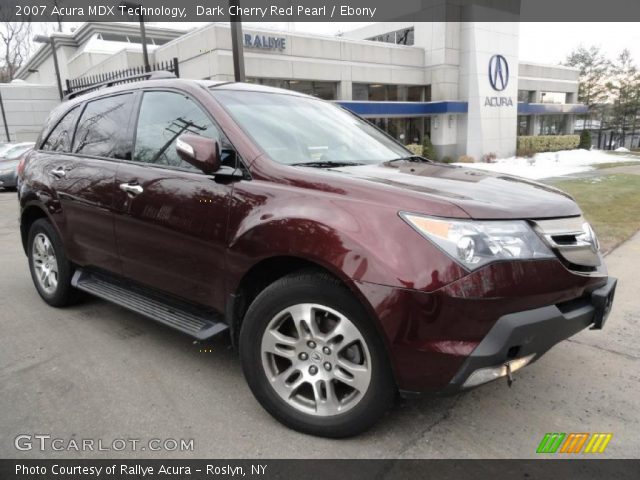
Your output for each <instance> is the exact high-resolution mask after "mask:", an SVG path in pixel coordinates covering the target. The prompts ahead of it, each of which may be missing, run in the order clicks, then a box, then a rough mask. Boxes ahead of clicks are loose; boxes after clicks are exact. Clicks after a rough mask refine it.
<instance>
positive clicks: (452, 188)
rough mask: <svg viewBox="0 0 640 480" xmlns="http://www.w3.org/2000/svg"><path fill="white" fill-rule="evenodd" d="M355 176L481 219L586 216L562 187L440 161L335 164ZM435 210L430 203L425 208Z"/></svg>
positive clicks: (427, 211) (349, 174) (426, 210)
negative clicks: (438, 201) (340, 165)
mask: <svg viewBox="0 0 640 480" xmlns="http://www.w3.org/2000/svg"><path fill="white" fill-rule="evenodd" d="M332 171H334V172H340V173H342V174H344V175H348V176H350V177H352V178H358V179H361V180H366V181H370V182H375V183H378V184H384V185H387V186H391V187H394V188H397V189H398V194H402V192H405V193H408V194H412V195H415V194H416V193H417V194H421V195H423V196H424V199H425V201H428V200H429V198H433V199H439V200H444V201H447V202H450V203H452V204H454V205H456V206H458V207H460V208H461V209H463V210H464V211H465V212H466V213H467V214H468V215H469V216H470V217H471V218H475V219H540V218H556V217H570V216H575V215H580V214H581V212H580V208H579V207H578V205H577V204H576V203H575V202H574V201H573V199H572V198H571V197H570V196H569V195H567V194H566V193H563V192H562V191H560V190H558V189H556V188H553V187H550V186H548V185H544V184H541V183H538V182H533V181H530V180H527V179H524V178H519V177H513V176H509V175H503V174H499V173H493V172H486V171H482V170H474V169H473V168H466V167H458V166H452V165H446V164H437V163H420V162H410V161H396V162H390V163H381V164H375V165H362V166H357V167H343V168H334V169H332ZM416 213H424V214H429V205H428V203H426V202H425V208H424V211H422V212H416Z"/></svg>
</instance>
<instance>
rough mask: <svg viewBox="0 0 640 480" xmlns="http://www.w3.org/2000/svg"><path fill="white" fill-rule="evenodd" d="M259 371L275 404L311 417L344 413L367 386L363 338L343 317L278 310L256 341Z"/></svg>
mask: <svg viewBox="0 0 640 480" xmlns="http://www.w3.org/2000/svg"><path fill="white" fill-rule="evenodd" d="M261 353H262V355H261V357H262V366H263V368H264V371H265V373H266V375H267V378H268V379H269V382H270V384H271V386H272V387H273V389H274V391H275V392H276V394H278V396H280V398H282V399H283V400H284V401H285V402H287V403H288V404H289V405H290V406H292V407H294V408H295V409H296V410H299V411H301V412H304V413H307V414H311V415H315V416H321V417H325V416H330V415H337V414H341V413H344V412H346V411H348V410H350V409H352V408H353V407H355V406H356V405H357V404H358V403H359V402H360V401H361V400H362V398H363V397H364V394H365V393H366V392H367V389H368V388H369V384H370V382H371V355H370V353H369V349H368V347H367V344H366V342H365V340H364V337H363V336H362V334H361V333H360V331H359V330H358V328H357V327H356V326H355V325H354V323H353V322H352V321H351V320H349V319H348V318H347V317H345V316H344V315H342V314H340V313H339V312H337V311H335V310H333V309H331V308H329V307H326V306H323V305H318V304H312V303H303V304H297V305H293V306H291V307H289V308H286V309H284V310H282V311H281V312H280V313H278V314H277V315H276V316H275V317H273V319H272V320H271V321H270V322H269V324H268V326H267V328H266V329H265V331H264V333H263V336H262V343H261Z"/></svg>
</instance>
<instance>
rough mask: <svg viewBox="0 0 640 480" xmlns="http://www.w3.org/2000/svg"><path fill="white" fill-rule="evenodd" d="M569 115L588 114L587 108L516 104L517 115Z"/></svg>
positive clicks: (551, 104) (580, 105) (570, 104)
mask: <svg viewBox="0 0 640 480" xmlns="http://www.w3.org/2000/svg"><path fill="white" fill-rule="evenodd" d="M571 113H573V114H582V113H589V108H588V107H587V106H586V105H582V104H580V103H567V104H554V103H518V115H552V114H571Z"/></svg>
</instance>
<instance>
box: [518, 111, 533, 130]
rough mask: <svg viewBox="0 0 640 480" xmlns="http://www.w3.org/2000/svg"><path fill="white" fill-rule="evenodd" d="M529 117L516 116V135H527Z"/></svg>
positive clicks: (529, 122)
mask: <svg viewBox="0 0 640 480" xmlns="http://www.w3.org/2000/svg"><path fill="white" fill-rule="evenodd" d="M530 125H531V117H530V116H528V115H518V135H529V131H530V130H529V126H530Z"/></svg>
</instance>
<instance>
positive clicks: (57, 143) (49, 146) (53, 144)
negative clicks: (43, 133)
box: [42, 107, 78, 152]
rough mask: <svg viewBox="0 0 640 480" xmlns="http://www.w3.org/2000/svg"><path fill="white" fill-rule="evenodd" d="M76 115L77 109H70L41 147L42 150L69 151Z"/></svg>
mask: <svg viewBox="0 0 640 480" xmlns="http://www.w3.org/2000/svg"><path fill="white" fill-rule="evenodd" d="M77 115H78V107H74V108H72V109H71V110H70V111H69V112H67V114H65V116H64V117H62V120H60V121H59V122H58V125H56V127H55V128H54V129H53V130H52V131H51V133H50V134H49V137H47V141H46V142H44V144H43V145H42V150H48V151H51V152H69V151H71V140H72V137H73V129H74V127H75V125H76V117H77Z"/></svg>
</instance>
